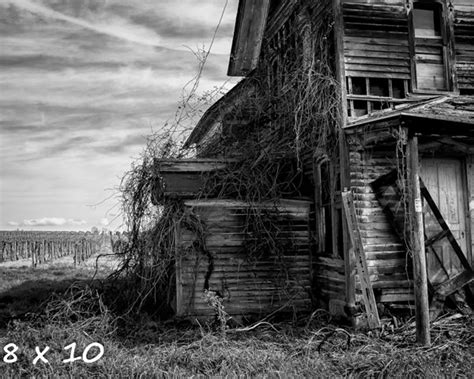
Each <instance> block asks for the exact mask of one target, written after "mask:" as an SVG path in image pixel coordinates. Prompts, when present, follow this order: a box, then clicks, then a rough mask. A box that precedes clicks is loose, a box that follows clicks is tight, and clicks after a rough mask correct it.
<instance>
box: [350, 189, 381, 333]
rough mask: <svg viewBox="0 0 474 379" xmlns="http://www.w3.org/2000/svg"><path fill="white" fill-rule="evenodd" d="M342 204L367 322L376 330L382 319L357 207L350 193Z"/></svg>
mask: <svg viewBox="0 0 474 379" xmlns="http://www.w3.org/2000/svg"><path fill="white" fill-rule="evenodd" d="M342 202H343V207H344V214H345V218H346V222H347V228H348V232H349V236H350V239H351V242H352V247H353V249H354V253H355V257H356V265H357V272H358V274H359V277H360V282H361V285H362V295H363V298H364V306H365V310H366V313H367V321H368V324H369V326H370V327H372V328H376V327H379V326H380V319H379V315H378V311H377V304H376V301H375V296H374V292H373V289H372V283H371V282H370V278H369V273H368V268H367V262H366V260H365V254H364V246H363V244H362V241H361V237H360V234H359V230H358V225H357V217H356V211H355V206H354V202H353V201H352V198H351V193H350V192H348V191H347V192H343V193H342Z"/></svg>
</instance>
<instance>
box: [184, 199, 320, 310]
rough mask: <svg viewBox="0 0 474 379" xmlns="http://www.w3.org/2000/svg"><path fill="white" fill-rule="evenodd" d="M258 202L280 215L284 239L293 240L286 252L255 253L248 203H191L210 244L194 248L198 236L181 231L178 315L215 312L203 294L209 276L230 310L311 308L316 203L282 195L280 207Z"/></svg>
mask: <svg viewBox="0 0 474 379" xmlns="http://www.w3.org/2000/svg"><path fill="white" fill-rule="evenodd" d="M255 207H257V208H260V209H262V210H263V211H264V212H270V214H273V215H274V216H276V217H277V219H278V220H277V221H276V222H277V224H278V226H279V228H280V230H281V232H280V233H279V234H278V239H279V240H280V241H282V243H288V241H291V244H290V245H288V247H287V248H286V249H285V250H284V252H283V253H282V254H276V253H275V252H274V251H273V252H272V253H271V254H268V253H266V254H265V253H263V252H262V256H255V255H250V254H249V251H248V248H247V247H246V240H247V241H248V237H249V236H250V235H249V234H248V233H247V234H246V230H247V229H246V228H247V227H248V226H246V223H248V221H249V219H248V218H247V216H246V215H247V214H248V212H249V206H248V205H247V204H246V203H243V202H240V201H236V200H217V199H216V200H192V201H186V202H185V211H186V212H192V213H193V214H194V215H196V217H198V218H199V219H200V220H201V221H202V223H203V225H204V227H205V238H204V240H205V246H204V251H202V250H201V251H198V250H199V249H196V248H193V247H192V246H193V243H194V242H195V241H196V239H197V235H196V234H195V233H193V232H191V231H190V230H187V229H186V228H182V229H181V230H180V231H179V232H178V234H177V235H178V239H179V246H180V248H179V251H178V256H177V263H176V287H177V302H176V303H177V306H176V314H177V315H178V316H188V317H189V316H191V317H197V318H205V317H209V316H212V315H213V314H214V310H213V309H212V308H211V307H210V306H209V305H208V304H207V303H206V301H205V299H204V296H203V293H204V289H205V285H206V277H207V276H208V279H209V281H208V289H209V290H211V291H216V292H218V293H219V294H220V295H221V296H222V297H223V299H224V301H223V305H224V307H225V311H226V312H227V313H228V314H230V315H231V316H234V317H238V316H244V315H245V316H249V315H258V316H263V315H267V314H269V313H271V312H273V311H275V310H277V309H281V310H282V311H290V312H292V311H298V312H300V311H304V310H306V311H309V310H310V309H311V282H312V278H311V257H310V248H309V243H310V237H309V236H310V235H309V210H310V203H309V202H307V201H301V200H281V201H280V205H279V206H278V211H277V212H276V211H275V210H274V208H273V205H272V204H260V205H257V206H254V209H255ZM277 215H278V216H277ZM211 261H212V267H211Z"/></svg>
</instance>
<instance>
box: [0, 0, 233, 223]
mask: <svg viewBox="0 0 474 379" xmlns="http://www.w3.org/2000/svg"><path fill="white" fill-rule="evenodd" d="M225 3H226V1H224V0H199V1H195V0H136V1H135V0H133V1H130V0H0V213H1V220H0V230H5V229H17V228H19V229H32V230H76V229H77V230H79V229H80V230H90V228H91V227H93V226H98V227H101V226H103V225H107V223H110V222H111V221H112V220H114V219H115V218H116V217H117V215H118V214H119V208H118V202H117V200H116V197H117V196H114V194H115V195H116V193H117V191H116V190H114V189H115V188H117V186H118V184H119V181H120V177H121V176H122V174H123V173H124V171H126V170H127V169H128V168H129V167H130V164H131V162H132V161H133V160H134V159H135V158H136V157H138V156H139V155H140V152H141V150H142V149H143V147H144V143H145V138H146V136H147V135H148V134H150V133H151V132H152V131H156V130H159V129H160V126H162V125H163V124H164V123H165V122H166V121H167V120H170V119H172V118H173V116H174V114H175V111H176V107H177V106H178V103H179V99H180V98H181V96H182V88H183V86H184V85H185V84H186V83H187V82H189V80H191V79H192V78H193V77H194V76H195V74H196V71H197V66H198V61H197V59H196V57H195V56H194V54H193V52H192V51H191V50H194V51H196V50H197V48H199V47H203V46H204V47H209V45H210V42H211V40H212V36H213V34H214V30H215V28H216V26H217V24H218V20H219V18H220V16H221V13H222V11H223V9H224V6H225ZM236 9H237V1H236V0H229V2H228V5H227V8H226V9H225V13H224V17H223V21H222V23H221V25H220V28H219V30H218V33H217V35H216V39H215V42H214V45H213V48H212V52H211V55H210V56H209V58H208V61H207V65H206V69H205V70H204V74H203V77H202V79H201V81H200V89H201V90H202V91H206V90H209V89H211V88H213V87H214V86H220V85H222V83H223V82H224V81H225V80H226V79H227V78H226V71H227V64H228V57H229V51H230V45H231V39H232V32H233V28H234V22H235V14H236ZM190 49H191V50H190ZM231 85H232V83H230V84H229V85H228V88H229V86H231ZM109 198H110V199H109ZM107 199H108V200H107ZM119 223H120V222H119V219H118V220H116V221H115V222H114V223H111V224H109V228H110V229H112V230H113V229H114V228H116V227H118V225H119Z"/></svg>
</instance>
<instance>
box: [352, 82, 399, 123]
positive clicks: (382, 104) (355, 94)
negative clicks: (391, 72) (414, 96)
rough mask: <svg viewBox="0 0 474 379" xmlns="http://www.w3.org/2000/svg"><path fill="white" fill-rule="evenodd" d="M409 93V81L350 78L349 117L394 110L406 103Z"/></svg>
mask: <svg viewBox="0 0 474 379" xmlns="http://www.w3.org/2000/svg"><path fill="white" fill-rule="evenodd" d="M407 92H408V81H407V80H405V79H388V78H364V77H348V78H347V99H348V104H347V105H348V110H349V117H360V116H364V115H366V114H370V113H372V112H375V111H381V110H383V109H388V108H393V107H394V106H395V105H396V104H397V103H399V102H403V101H404V100H403V99H405V97H406V93H407Z"/></svg>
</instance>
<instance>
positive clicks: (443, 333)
mask: <svg viewBox="0 0 474 379" xmlns="http://www.w3.org/2000/svg"><path fill="white" fill-rule="evenodd" d="M472 331H473V320H472V317H469V316H461V315H454V316H445V317H444V318H443V319H441V320H439V321H437V322H435V323H434V324H433V325H432V340H433V341H434V342H433V345H432V346H431V347H429V348H426V347H417V346H416V345H415V344H414V340H415V329H414V326H413V324H406V325H404V326H403V327H401V328H398V329H395V330H393V329H390V328H387V329H386V330H384V331H383V332H381V333H377V334H376V333H372V335H367V334H363V333H355V332H353V331H350V330H348V329H343V328H341V327H339V326H337V325H335V324H332V323H331V322H329V323H328V318H327V315H325V314H324V312H318V313H316V317H313V318H312V319H306V320H300V322H299V323H298V324H288V323H279V324H273V325H271V324H269V323H261V324H258V325H257V326H256V327H255V328H241V329H230V330H228V331H227V333H226V337H225V338H223V337H222V334H221V333H218V332H217V331H213V330H212V329H210V328H209V327H207V326H205V325H204V324H203V326H201V327H199V326H191V325H189V324H178V323H176V322H170V321H169V322H157V321H153V320H152V319H151V318H147V317H144V316H143V315H142V316H141V317H138V316H136V317H131V316H130V315H129V316H123V317H120V318H119V317H116V316H114V315H113V313H112V312H111V311H110V309H109V308H108V307H107V306H106V305H105V303H104V301H103V299H102V296H101V295H99V293H98V292H97V291H96V290H94V289H91V288H86V289H71V290H70V291H69V292H68V293H67V294H66V296H63V297H55V298H54V299H52V300H51V302H50V303H49V304H48V306H47V307H46V308H45V310H44V313H43V314H42V315H38V316H37V317H32V318H30V319H29V320H25V321H21V322H20V321H17V322H13V323H11V324H10V325H9V327H8V330H7V332H6V335H5V336H3V337H0V347H3V346H5V345H6V344H8V343H15V344H16V345H17V346H19V348H20V350H19V351H18V358H19V359H18V361H17V362H15V363H11V364H6V363H4V362H1V363H0V377H18V376H23V377H87V378H89V377H114V378H115V377H117V378H131V377H190V376H196V375H205V376H216V375H217V376H258V377H296V376H298V377H324V378H327V377H364V378H365V377H374V378H375V377H377V378H378V377H395V378H401V377H404V378H415V377H416V378H418V377H427V378H434V377H471V373H472V362H473V342H474V338H473V334H472ZM73 342H75V343H76V344H77V349H76V355H79V356H80V355H81V354H82V351H83V350H84V348H85V347H86V346H88V345H89V344H91V343H93V342H99V343H101V344H102V345H103V346H104V348H105V354H104V356H103V357H102V358H101V359H99V360H98V361H97V362H94V363H90V364H87V363H84V362H82V361H81V360H78V361H75V362H73V363H63V362H62V361H63V360H64V359H67V358H68V357H69V355H70V351H69V350H64V347H66V346H67V345H70V344H71V343H73ZM35 346H39V347H40V349H41V350H42V349H43V348H44V347H45V346H49V347H50V350H49V351H48V353H46V355H45V357H46V358H47V359H48V361H49V362H48V363H47V364H46V363H43V362H39V363H37V364H36V365H33V364H32V361H33V359H34V358H35V356H36V353H35V350H34V349H35ZM97 351H98V350H97V349H95V350H94V349H92V350H91V351H90V352H89V358H92V357H94V356H95V354H96V353H97Z"/></svg>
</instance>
